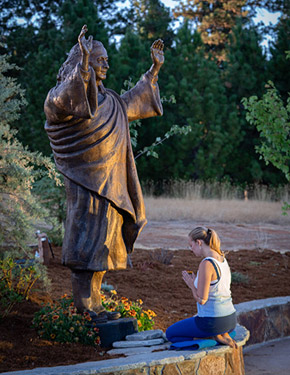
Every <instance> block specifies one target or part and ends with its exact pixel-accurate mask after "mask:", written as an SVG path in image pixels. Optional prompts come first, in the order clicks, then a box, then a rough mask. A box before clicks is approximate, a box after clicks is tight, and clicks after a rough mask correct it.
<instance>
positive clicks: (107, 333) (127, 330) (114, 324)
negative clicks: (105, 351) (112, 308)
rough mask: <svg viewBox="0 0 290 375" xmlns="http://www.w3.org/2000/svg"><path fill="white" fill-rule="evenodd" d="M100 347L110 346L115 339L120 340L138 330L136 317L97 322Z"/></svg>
mask: <svg viewBox="0 0 290 375" xmlns="http://www.w3.org/2000/svg"><path fill="white" fill-rule="evenodd" d="M96 327H97V328H98V329H99V336H100V339H101V347H102V348H110V347H111V346H112V344H113V342H115V341H122V340H124V339H125V337H126V336H127V335H132V334H133V333H136V332H138V324H137V319H134V318H121V319H117V320H109V321H108V322H106V323H99V324H98V323H97V324H96Z"/></svg>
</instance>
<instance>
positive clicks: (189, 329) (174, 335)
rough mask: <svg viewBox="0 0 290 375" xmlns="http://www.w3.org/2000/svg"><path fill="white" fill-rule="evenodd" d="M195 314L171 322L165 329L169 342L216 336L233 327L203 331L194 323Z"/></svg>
mask: <svg viewBox="0 0 290 375" xmlns="http://www.w3.org/2000/svg"><path fill="white" fill-rule="evenodd" d="M196 318H197V316H193V317H191V318H187V319H183V320H180V321H179V322H177V323H174V324H172V325H171V326H170V327H168V328H167V330H166V337H167V339H168V340H169V341H170V342H173V343H174V342H182V341H189V340H193V339H194V338H200V339H202V338H206V337H210V336H216V335H218V334H221V333H225V332H229V331H231V330H233V329H234V327H232V329H231V330H228V331H223V332H218V331H208V330H207V332H205V331H203V330H201V329H200V328H198V326H197V324H196Z"/></svg>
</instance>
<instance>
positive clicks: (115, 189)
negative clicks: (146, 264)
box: [44, 65, 162, 251]
mask: <svg viewBox="0 0 290 375" xmlns="http://www.w3.org/2000/svg"><path fill="white" fill-rule="evenodd" d="M90 72H91V78H90V81H89V84H88V87H87V88H86V86H85V84H84V81H83V79H82V76H81V72H80V67H79V65H77V66H76V67H75V69H74V70H73V71H72V72H71V74H70V75H69V76H68V77H67V78H66V79H65V80H64V81H63V82H61V83H59V84H58V85H57V86H55V87H54V88H53V89H51V90H50V92H49V93H48V95H47V98H46V101H45V105H44V110H45V114H46V123H45V129H46V131H47V134H48V137H49V140H50V144H51V147H52V150H53V153H54V158H55V162H56V166H57V168H58V169H59V171H60V172H61V173H62V174H63V175H64V176H65V177H66V178H67V179H69V180H70V181H72V182H73V183H75V184H77V185H79V186H81V187H82V188H84V189H86V190H88V191H90V192H93V193H96V194H97V195H98V196H100V197H102V198H105V199H106V200H108V201H109V202H111V203H112V205H113V206H115V207H116V208H117V209H118V210H120V212H125V213H126V215H125V216H126V217H128V216H129V217H130V220H131V221H132V222H133V223H134V228H135V229H134V230H133V231H132V233H131V234H130V236H131V239H127V240H126V243H127V244H129V245H127V250H128V251H132V248H133V243H134V241H135V239H136V238H137V235H138V233H139V232H140V230H141V229H142V228H143V226H144V225H145V223H146V218H145V209H144V202H143V197H142V192H141V187H140V184H139V180H138V176H137V171H136V166H135V162H134V157H133V152H132V147H131V142H130V134H129V126H128V121H132V120H136V119H142V118H147V117H152V116H156V115H161V114H162V105H161V102H160V97H159V89H158V85H157V82H156V78H154V77H153V76H152V74H151V73H150V72H147V73H146V74H144V75H143V77H142V79H141V80H140V81H139V82H138V83H137V84H136V86H135V87H134V88H132V89H131V90H130V91H128V92H126V93H125V94H124V95H122V96H119V95H118V94H117V93H115V92H114V91H112V90H109V89H105V88H104V87H103V86H101V90H100V91H101V95H100V93H99V92H98V87H97V85H96V80H95V74H94V71H93V69H92V68H90ZM125 216H124V217H125ZM129 232H130V231H129ZM133 232H134V233H133ZM130 248H131V249H130Z"/></svg>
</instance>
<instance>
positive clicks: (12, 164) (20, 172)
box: [0, 55, 58, 251]
mask: <svg viewBox="0 0 290 375" xmlns="http://www.w3.org/2000/svg"><path fill="white" fill-rule="evenodd" d="M15 68H16V67H15V65H13V64H10V63H9V61H8V58H7V56H5V55H0V240H1V246H2V247H4V246H13V247H16V248H17V249H18V250H22V251H26V246H27V240H28V239H29V238H30V235H31V230H32V228H33V226H34V225H35V224H36V223H38V224H39V220H41V219H42V220H44V219H45V220H48V221H49V220H50V219H49V217H48V212H47V211H46V210H45V209H44V208H43V207H42V206H41V204H40V202H39V198H38V197H36V196H35V195H33V194H32V188H33V183H34V182H35V181H36V179H38V178H40V177H41V176H43V175H48V176H49V177H50V178H55V179H56V181H58V179H57V175H56V172H55V169H54V167H53V164H52V163H51V161H50V159H48V158H45V157H43V156H42V155H41V154H40V153H39V152H30V151H29V150H28V148H27V147H23V145H22V144H21V143H20V142H19V141H18V139H17V138H16V134H17V132H16V131H15V130H12V129H11V127H10V124H11V123H12V122H13V121H15V120H17V119H18V118H19V112H20V110H21V108H22V107H23V106H24V105H25V104H26V101H25V99H24V91H23V89H21V88H20V85H19V84H17V83H16V80H15V78H11V77H9V76H7V73H8V72H10V71H12V70H14V69H15ZM34 228H35V227H34Z"/></svg>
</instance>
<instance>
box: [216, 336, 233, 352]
mask: <svg viewBox="0 0 290 375" xmlns="http://www.w3.org/2000/svg"><path fill="white" fill-rule="evenodd" d="M214 339H215V340H216V341H217V342H219V343H221V344H224V345H229V346H230V347H231V348H233V349H237V348H238V345H237V343H236V342H235V340H233V339H232V338H231V336H230V335H229V334H228V333H223V334H222V335H216V336H215V337H214Z"/></svg>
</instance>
